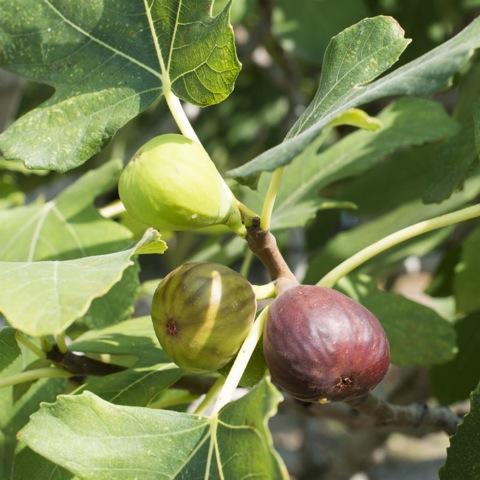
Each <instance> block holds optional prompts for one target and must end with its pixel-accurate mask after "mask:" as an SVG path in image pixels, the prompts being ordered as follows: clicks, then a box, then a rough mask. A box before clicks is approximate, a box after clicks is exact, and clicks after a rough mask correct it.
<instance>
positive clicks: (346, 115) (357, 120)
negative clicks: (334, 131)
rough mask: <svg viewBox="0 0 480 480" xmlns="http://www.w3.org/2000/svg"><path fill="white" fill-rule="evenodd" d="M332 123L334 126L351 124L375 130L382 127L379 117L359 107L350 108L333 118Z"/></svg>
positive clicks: (371, 130)
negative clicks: (372, 115)
mask: <svg viewBox="0 0 480 480" xmlns="http://www.w3.org/2000/svg"><path fill="white" fill-rule="evenodd" d="M330 125H331V126H332V127H337V126H340V125H349V126H351V127H357V128H362V129H363V130H368V131H370V132H375V131H377V130H378V129H379V128H381V127H382V122H381V121H380V120H379V119H378V118H375V117H371V116H370V115H369V114H368V113H367V112H365V111H364V110H360V109H359V108H350V109H348V110H345V111H344V112H343V113H341V114H340V115H339V116H338V117H337V118H335V119H334V120H332V121H331V122H330Z"/></svg>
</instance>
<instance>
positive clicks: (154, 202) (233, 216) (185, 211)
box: [118, 134, 245, 236]
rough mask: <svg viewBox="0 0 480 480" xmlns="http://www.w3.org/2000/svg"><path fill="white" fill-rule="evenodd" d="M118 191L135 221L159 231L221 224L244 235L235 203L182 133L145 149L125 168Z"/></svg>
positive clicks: (201, 151)
mask: <svg viewBox="0 0 480 480" xmlns="http://www.w3.org/2000/svg"><path fill="white" fill-rule="evenodd" d="M118 192H119V196H120V199H121V201H122V202H123V204H124V205H125V208H126V209H127V212H128V213H129V214H130V215H131V216H132V217H133V218H135V219H136V220H137V221H139V222H141V223H144V224H146V225H150V226H153V227H155V228H157V229H159V230H171V231H177V230H196V229H202V228H205V227H211V226H214V225H223V226H226V227H228V228H229V229H230V230H233V231H234V232H235V233H237V234H238V235H241V236H244V235H245V226H244V225H243V224H242V218H241V213H240V210H239V208H238V202H237V199H236V198H235V197H234V195H233V193H232V191H231V190H230V188H229V187H228V185H227V184H226V183H225V181H224V179H223V178H222V176H221V175H220V173H219V172H218V170H217V168H216V166H215V164H214V163H213V162H212V160H211V159H210V157H209V155H208V153H207V152H206V151H205V149H204V148H203V147H202V146H201V145H200V144H199V143H197V142H194V141H193V140H190V139H189V138H187V137H184V136H183V135H178V134H167V135H160V136H158V137H155V138H153V139H152V140H150V141H149V142H147V143H146V144H145V145H143V146H142V147H141V148H140V149H139V150H138V151H137V152H136V153H135V155H134V156H133V158H132V159H131V160H130V162H129V163H128V164H127V166H126V167H125V169H124V170H123V172H122V174H121V176H120V180H119V184H118ZM226 230H227V231H228V229H227V228H226Z"/></svg>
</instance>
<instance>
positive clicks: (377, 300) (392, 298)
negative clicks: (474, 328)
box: [342, 275, 457, 367]
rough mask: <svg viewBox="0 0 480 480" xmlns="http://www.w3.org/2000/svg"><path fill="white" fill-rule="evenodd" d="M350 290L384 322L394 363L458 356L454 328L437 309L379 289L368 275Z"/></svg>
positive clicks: (430, 362)
mask: <svg viewBox="0 0 480 480" xmlns="http://www.w3.org/2000/svg"><path fill="white" fill-rule="evenodd" d="M343 285H344V283H342V286H343ZM347 293H349V294H352V293H353V295H351V296H353V297H354V298H355V299H356V300H358V301H359V302H360V303H361V304H362V305H364V306H365V307H367V308H368V309H369V310H370V311H371V312H372V313H373V314H374V315H375V316H376V317H377V318H378V320H379V321H380V322H381V324H382V326H383V328H384V329H385V332H386V334H387V337H388V341H389V343H390V355H391V360H392V363H395V364H396V365H399V366H402V367H403V366H424V367H426V366H431V365H436V364H439V363H443V362H445V361H447V360H450V359H452V358H453V357H454V356H455V354H456V352H457V346H456V335H455V330H454V328H453V326H452V325H451V323H450V322H448V321H447V320H445V319H444V318H442V317H441V316H440V315H439V314H438V313H437V312H435V311H434V310H432V309H430V308H428V307H426V306H424V305H421V304H419V303H416V302H413V301H412V300H409V299H408V298H405V297H403V296H401V295H397V294H395V293H390V292H383V291H380V290H378V289H377V288H376V287H375V284H374V282H373V280H372V279H371V278H370V277H368V276H365V275H361V276H360V277H353V286H351V288H350V289H348V290H347Z"/></svg>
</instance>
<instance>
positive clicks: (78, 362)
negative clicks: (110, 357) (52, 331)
mask: <svg viewBox="0 0 480 480" xmlns="http://www.w3.org/2000/svg"><path fill="white" fill-rule="evenodd" d="M47 358H48V359H49V360H51V361H52V362H53V363H54V364H55V365H56V366H57V367H60V368H63V369H64V370H66V371H67V372H70V373H71V374H74V375H80V376H86V375H97V376H103V375H110V374H111V373H117V372H121V371H123V370H125V367H122V366H119V365H113V364H110V363H103V362H100V361H98V360H94V359H93V358H89V357H86V356H85V355H77V354H76V353H73V352H69V351H67V352H65V353H62V352H61V351H60V350H59V348H58V347H57V346H54V347H53V348H52V349H51V350H50V351H49V352H48V353H47Z"/></svg>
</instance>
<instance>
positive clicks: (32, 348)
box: [15, 330, 47, 358]
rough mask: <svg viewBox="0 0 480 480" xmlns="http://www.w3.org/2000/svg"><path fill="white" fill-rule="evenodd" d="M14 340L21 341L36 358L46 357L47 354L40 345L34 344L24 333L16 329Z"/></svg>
mask: <svg viewBox="0 0 480 480" xmlns="http://www.w3.org/2000/svg"><path fill="white" fill-rule="evenodd" d="M15 340H16V341H17V343H21V344H22V345H23V346H24V347H25V348H28V349H29V350H30V351H31V352H33V353H34V354H35V355H36V356H37V357H38V358H47V355H46V354H45V352H44V351H43V350H42V349H41V348H40V347H38V346H37V345H35V344H34V343H33V342H32V341H31V340H30V339H29V338H28V337H27V336H26V335H25V334H23V333H22V332H20V331H18V330H17V331H16V332H15Z"/></svg>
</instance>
